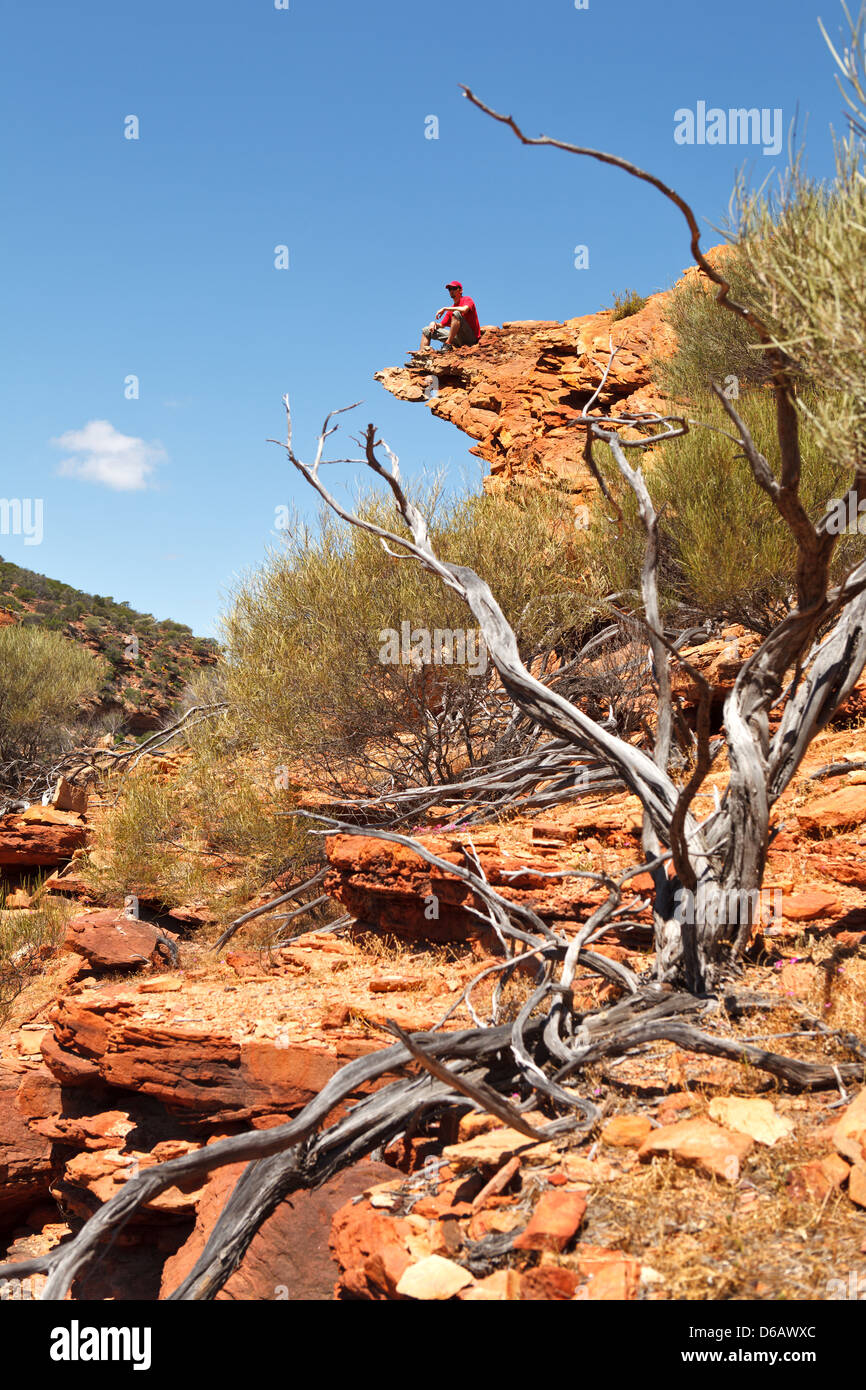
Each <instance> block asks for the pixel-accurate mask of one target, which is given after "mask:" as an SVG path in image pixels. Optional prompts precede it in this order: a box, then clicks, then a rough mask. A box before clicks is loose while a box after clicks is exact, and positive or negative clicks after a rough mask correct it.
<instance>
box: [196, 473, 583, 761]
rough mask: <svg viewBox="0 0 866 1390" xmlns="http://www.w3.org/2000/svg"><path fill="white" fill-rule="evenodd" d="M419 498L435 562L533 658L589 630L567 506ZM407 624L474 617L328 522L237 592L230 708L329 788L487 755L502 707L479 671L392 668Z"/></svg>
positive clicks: (230, 640) (229, 661) (461, 625)
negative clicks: (488, 588)
mask: <svg viewBox="0 0 866 1390" xmlns="http://www.w3.org/2000/svg"><path fill="white" fill-rule="evenodd" d="M419 500H420V502H421V505H422V506H423V507H424V509H425V514H426V515H427V516H428V517H431V518H432V519H431V534H432V535H433V538H434V544H435V546H436V549H437V553H438V554H439V555H441V556H442V557H443V558H444V559H450V560H453V561H455V562H457V563H460V564H463V565H468V566H471V567H472V568H473V569H475V570H477V572H478V573H479V574H482V575H485V576H486V577H487V578H488V579H489V581H490V582H491V585H492V588H493V591H494V593H495V595H496V598H497V601H498V602H499V603H500V605H501V606H502V608H503V610H504V612H505V613H506V615H507V616H508V618H509V620H510V621H511V623H512V625H513V627H514V630H515V633H516V636H517V640H518V644H519V647H520V650H521V652H522V654H523V656H524V658H526V659H530V658H531V657H532V656H533V655H535V654H536V653H539V652H541V651H545V650H550V649H551V648H553V647H558V646H567V645H568V644H569V643H570V642H571V641H572V640H573V637H574V634H576V633H579V632H581V631H583V630H584V628H585V627H586V625H587V624H588V623H589V622H590V621H591V620H592V616H593V603H592V599H591V596H588V595H587V594H586V592H584V591H583V588H582V581H581V574H580V569H579V567H578V566H577V564H576V562H575V553H576V549H577V547H576V546H575V544H574V537H575V530H574V517H573V512H572V510H571V507H570V504H569V502H568V499H567V498H564V497H563V496H561V495H554V494H550V493H542V492H540V491H538V492H531V493H526V494H524V495H521V494H520V493H519V492H517V491H515V492H514V493H509V494H508V495H507V496H505V497H503V496H496V497H490V496H481V497H472V498H461V499H458V500H456V501H449V502H447V503H446V502H444V501H443V500H442V499H441V498H437V496H436V494H435V489H433V490H432V491H431V490H430V489H428V495H427V496H426V497H425V498H423V499H419ZM359 505H360V510H361V514H362V515H363V516H365V517H368V518H370V519H371V520H378V521H379V522H380V524H383V525H386V526H392V525H393V508H391V507H389V506H388V504H387V503H386V502H384V501H383V500H381V499H377V500H369V499H368V500H366V501H363V500H362V502H361V503H360V504H359ZM470 622H471V619H470ZM403 623H407V624H408V625H409V633H410V636H411V632H412V631H413V630H418V629H422V628H423V629H425V630H426V631H427V632H429V633H432V632H434V631H435V630H436V629H439V630H441V631H449V632H450V631H455V630H456V631H458V632H461V633H463V632H465V631H466V628H467V611H466V609H465V607H464V605H462V604H461V603H460V602H459V600H457V599H456V597H455V596H454V595H452V594H451V593H450V592H449V591H448V590H447V589H444V588H443V586H442V585H441V584H440V582H439V581H438V580H437V579H435V578H434V577H433V576H431V575H428V574H426V573H425V572H424V571H423V570H422V569H421V568H420V567H419V566H418V565H416V564H414V563H410V562H404V561H401V560H399V559H395V558H394V557H393V556H391V555H388V554H387V553H386V552H385V551H384V550H383V549H382V547H381V546H380V545H379V542H378V541H377V540H376V539H375V537H373V536H370V535H369V534H367V533H366V532H364V531H361V530H358V529H355V528H352V527H349V526H346V525H344V524H343V523H342V522H340V521H338V520H337V519H335V518H334V517H333V516H332V515H323V516H322V518H321V522H320V526H319V529H318V530H317V531H316V532H313V531H311V530H310V529H309V528H306V527H304V526H302V525H300V524H296V525H295V526H294V527H293V529H292V530H291V531H290V532H288V533H287V537H286V542H285V545H284V547H283V549H281V550H276V551H274V552H272V553H271V554H270V555H269V557H268V559H267V562H266V563H265V565H264V566H263V567H262V568H261V569H260V570H259V571H258V572H256V573H254V574H252V575H250V576H249V577H248V578H247V579H246V580H245V581H244V582H243V583H242V584H241V585H240V587H239V588H238V590H237V592H236V594H235V596H234V602H233V604H232V607H231V609H230V611H229V613H228V614H227V616H226V619H225V623H224V632H225V640H226V648H227V657H226V664H225V680H226V690H227V698H228V699H229V701H230V703H231V704H232V706H233V707H234V709H235V710H236V711H237V717H238V719H239V721H240V725H241V727H243V728H244V729H245V730H246V731H247V732H248V735H249V737H250V738H251V739H253V740H255V741H257V742H260V743H261V744H262V745H263V746H264V747H266V748H269V749H272V750H273V751H274V756H275V758H276V759H277V761H280V762H282V761H287V760H289V759H291V758H295V757H300V758H307V759H311V760H313V761H314V762H315V765H316V770H317V776H318V777H320V778H321V779H323V780H324V781H325V782H326V783H328V784H329V785H333V786H344V787H348V785H349V784H351V782H352V778H353V776H354V775H355V774H357V776H358V777H360V778H361V779H362V781H363V780H364V778H365V777H367V776H370V775H373V776H375V775H376V773H378V775H379V776H381V775H383V770H384V769H385V768H386V767H387V768H389V769H390V773H389V775H393V776H394V777H396V779H397V780H398V781H400V782H401V783H403V784H409V785H411V784H412V783H413V782H417V781H419V780H420V781H429V780H433V779H435V778H440V779H441V778H443V777H446V776H448V775H449V773H450V772H451V771H453V770H454V769H455V767H457V766H458V765H459V766H465V765H466V763H469V762H472V761H475V760H476V759H477V758H478V757H479V756H483V754H484V752H485V750H486V749H487V748H488V747H489V746H490V745H491V742H492V741H494V740H495V738H496V737H497V734H498V731H499V730H500V729H501V725H502V715H503V713H504V712H505V713H507V712H508V709H509V706H508V703H507V701H505V700H504V698H503V697H502V695H501V692H500V697H499V698H497V697H496V696H494V695H492V694H491V687H490V676H489V674H488V673H486V672H482V671H480V670H479V669H478V665H479V664H480V663H476V664H475V672H474V674H473V672H472V670H471V669H470V666H469V664H462V665H457V664H453V665H449V664H439V665H435V664H426V665H425V664H421V665H412V664H402V663H400V662H396V663H390V662H387V661H384V660H383V657H386V656H388V655H389V653H388V651H387V640H386V639H385V638H383V636H382V634H385V633H388V632H393V633H396V634H400V635H402V631H403V629H402V624H403ZM431 640H432V639H431ZM469 640H470V641H474V640H476V639H475V637H474V636H473V633H470V636H469ZM481 655H482V658H483V653H482V654H481ZM376 745H378V751H377V748H376Z"/></svg>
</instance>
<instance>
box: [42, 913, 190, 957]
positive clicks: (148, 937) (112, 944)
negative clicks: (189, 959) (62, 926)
mask: <svg viewBox="0 0 866 1390" xmlns="http://www.w3.org/2000/svg"><path fill="white" fill-rule="evenodd" d="M168 935H169V933H167V932H160V931H158V930H157V929H156V927H154V926H153V925H152V924H151V923H150V922H142V921H139V919H138V918H135V917H127V916H126V915H125V914H124V913H123V912H118V911H115V910H114V909H112V908H109V909H106V910H104V911H99V912H83V913H82V914H81V915H80V916H79V917H74V918H73V919H72V921H71V922H70V923H69V925H68V927H67V929H66V939H65V942H64V945H65V946H66V947H67V948H68V949H69V950H72V951H75V952H77V954H78V955H80V956H84V958H85V960H86V961H87V963H88V964H89V965H90V966H91V968H92V969H93V970H144V969H145V967H146V966H148V965H151V964H158V963H160V962H165V961H166V958H167V956H168V955H169V951H168V948H167V946H166V944H165V938H166V936H168ZM171 939H174V938H171Z"/></svg>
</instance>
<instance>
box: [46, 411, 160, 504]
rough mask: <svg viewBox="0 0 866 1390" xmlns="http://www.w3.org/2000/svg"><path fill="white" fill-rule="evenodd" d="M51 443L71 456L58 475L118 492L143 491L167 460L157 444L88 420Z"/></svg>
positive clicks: (104, 421) (111, 426) (100, 421)
mask: <svg viewBox="0 0 866 1390" xmlns="http://www.w3.org/2000/svg"><path fill="white" fill-rule="evenodd" d="M51 442H52V444H56V445H57V447H58V448H60V449H69V450H70V451H71V453H72V455H73V457H70V458H65V459H64V460H63V462H62V463H61V465H60V467H59V469H58V472H59V473H62V474H64V475H65V476H66V477H68V478H81V479H82V480H83V481H84V482H87V483H102V484H104V486H105V487H111V488H115V489H116V490H117V491H118V492H134V491H138V490H140V489H141V488H145V487H147V486H148V482H149V479H150V475H151V473H152V472H153V470H154V468H155V467H156V465H157V464H158V463H162V462H163V461H164V460H165V458H166V457H167V455H166V452H165V450H164V449H163V447H162V445H161V444H159V443H157V442H155V441H154V442H153V443H150V444H148V442H147V440H145V439H136V438H135V436H134V435H131V434H121V433H120V430H116V429H115V428H114V426H113V425H112V424H111V422H110V421H109V420H88V422H87V424H86V425H85V426H84V428H83V429H81V430H67V431H66V433H65V434H61V435H60V437H59V438H58V439H52V441H51Z"/></svg>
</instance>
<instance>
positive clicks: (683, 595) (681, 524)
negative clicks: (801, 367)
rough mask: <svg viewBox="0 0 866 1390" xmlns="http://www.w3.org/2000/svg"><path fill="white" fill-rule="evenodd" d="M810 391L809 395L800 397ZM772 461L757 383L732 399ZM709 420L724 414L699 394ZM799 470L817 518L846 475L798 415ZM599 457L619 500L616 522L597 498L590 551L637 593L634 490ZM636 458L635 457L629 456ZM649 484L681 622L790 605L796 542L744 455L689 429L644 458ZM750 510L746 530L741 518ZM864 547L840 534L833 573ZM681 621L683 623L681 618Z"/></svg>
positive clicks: (768, 615)
mask: <svg viewBox="0 0 866 1390" xmlns="http://www.w3.org/2000/svg"><path fill="white" fill-rule="evenodd" d="M811 399H812V396H811V395H807V397H806V402H807V404H808V402H809V400H811ZM736 406H737V409H738V411H739V413H740V415H741V416H742V418H743V419H744V420H745V422H746V424H747V425H748V427H749V429H750V431H751V433H752V436H753V438H754V439H755V442H756V443H757V444H758V447H759V448H760V449H761V450H762V451H763V452H764V454H765V456H766V458H767V461H768V462H769V464H770V466H771V468H773V469H774V470H775V471H776V473H778V469H779V458H778V448H777V443H776V433H775V405H774V402H773V399H772V396H771V395H770V393H769V392H768V391H766V390H764V389H759V390H755V391H752V392H748V393H746V394H745V395H744V396H743V397H742V399H740V400H738V401H737V402H736ZM701 415H702V416H703V417H704V419H705V420H706V421H707V423H710V424H713V425H716V426H718V427H720V428H724V427H725V424H726V417H725V416H724V414H723V412H722V409H721V406H720V405H719V404H718V402H716V401H715V400H713V401H710V400H707V399H706V398H705V399H704V400H703V401H702V410H701ZM800 442H801V448H802V455H803V473H802V480H801V486H800V496H801V499H802V501H803V504H804V506H805V508H806V510H807V512H808V513H809V515H810V516H811V518H812V519H813V521H816V520H817V519H818V518H819V517H820V516H821V515H822V514H823V512H824V510H825V507H826V505H827V502H828V501H829V500H830V499H831V498H834V497H841V496H844V494H845V493H846V491H847V489H848V487H849V485H850V482H849V479H848V478H847V477H846V475H845V473H844V470H843V469H842V468H840V466H839V465H838V464H837V463H834V462H833V461H832V460H831V459H829V458H828V456H827V453H826V451H825V450H824V449H823V448H822V447H821V445H820V443H819V441H818V438H817V433H816V431H815V429H814V428H813V427H811V425H810V424H809V421H808V419H804V425H803V428H802V430H801V441H800ZM598 457H599V462H600V463H601V466H602V468H603V470H604V472H605V475H606V477H607V479H608V483H609V486H610V488H611V490H612V491H613V493H614V495H615V496H616V497H617V501H618V503H619V505H620V507H621V508H622V513H623V523H622V525H621V526H619V527H618V526H617V524H616V523H615V522H613V521H611V520H610V516H611V510H610V508H609V507H608V506H607V505H606V504H604V503H602V502H596V503H595V504H594V506H593V509H592V514H591V525H590V529H589V533H588V550H589V552H590V554H591V557H592V562H593V564H594V565H595V567H596V569H597V570H598V572H599V576H600V583H601V584H602V586H603V587H604V588H606V589H607V590H609V591H611V592H617V593H621V592H623V591H628V592H629V594H630V595H631V596H632V597H633V598H634V599H636V597H637V595H638V592H639V585H640V567H641V562H642V559H643V546H644V537H643V529H642V527H641V525H640V521H639V518H638V515H637V508H636V506H635V503H634V498H633V494H632V493H631V491H630V489H626V488H625V487H624V486H623V484H622V483H621V481H620V479H619V475H618V474H616V473H615V470H614V468H613V465H612V464H611V463H610V462H608V461H605V460H604V459H603V456H602V453H601V451H599V455H598ZM632 457H634V456H632ZM644 469H645V473H646V477H647V483H648V486H649V489H650V493H651V495H652V498H653V503H654V505H655V508H656V511H657V512H658V513H659V515H660V518H661V519H660V524H659V534H660V545H661V564H660V589H661V596H662V600H663V605H664V606H665V607H666V609H667V610H668V611H671V610H673V609H674V608H675V607H681V608H683V609H685V610H688V617H689V621H697V622H702V621H703V620H704V619H705V618H708V617H709V618H713V619H717V620H725V621H731V622H740V623H744V624H745V625H746V626H751V627H752V628H754V629H755V630H756V631H758V632H767V631H768V630H769V628H770V626H771V625H773V624H774V623H775V622H777V621H778V620H779V618H780V617H781V616H783V615H784V614H785V613H786V612H788V611H789V608H790V602H789V600H790V598H791V595H792V593H793V590H794V586H795V570H794V566H795V554H796V552H795V547H794V543H793V541H792V539H791V536H790V533H789V531H788V528H787V526H786V525H785V523H784V522H783V521H782V519H781V518H780V517H779V515H778V513H777V511H776V509H775V507H774V506H773V504H772V503H771V501H770V499H769V498H768V497H767V496H766V495H765V494H764V493H763V492H762V491H761V490H760V489H759V488H758V487H757V486H756V484H755V482H754V479H753V477H752V473H751V469H750V468H749V465H748V463H747V462H746V460H745V459H744V458H743V457H742V455H741V454H740V453H738V452H737V451H736V449H735V448H734V447H733V446H732V444H731V441H730V440H729V439H727V438H726V437H725V436H724V435H722V434H720V433H718V432H717V431H716V430H710V429H704V428H699V427H693V428H692V429H691V430H690V431H689V433H688V434H687V435H686V436H685V437H684V438H680V439H673V440H669V441H667V442H666V443H664V444H662V445H659V446H657V447H656V448H655V449H654V450H653V451H652V453H651V455H650V456H649V457H647V458H646V459H645V460H644ZM746 517H747V518H748V530H745V531H744V527H743V519H744V518H746ZM864 554H866V537H864V536H859V535H854V536H843V537H842V538H841V540H840V543H839V545H838V546H837V548H836V553H835V557H834V563H833V571H832V572H833V576H834V578H839V577H841V575H842V574H844V573H845V572H846V571H847V569H848V568H849V567H850V565H851V564H853V563H855V562H856V561H857V560H859V559H860V558H862V556H863V555H864ZM684 625H685V623H684Z"/></svg>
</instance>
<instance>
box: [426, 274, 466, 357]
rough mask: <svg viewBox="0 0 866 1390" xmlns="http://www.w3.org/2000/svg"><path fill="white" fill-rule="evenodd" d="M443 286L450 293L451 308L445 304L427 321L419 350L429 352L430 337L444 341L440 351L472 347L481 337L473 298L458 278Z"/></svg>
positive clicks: (439, 341) (438, 341) (440, 341)
mask: <svg viewBox="0 0 866 1390" xmlns="http://www.w3.org/2000/svg"><path fill="white" fill-rule="evenodd" d="M445 288H446V290H447V291H448V293H449V294H450V295H451V302H452V308H450V309H449V308H448V307H447V305H446V306H445V308H444V309H440V310H439V311H438V312H437V314H436V317H435V319H434V320H433V322H432V323H428V325H427V327H426V328H425V329H424V332H423V334H422V336H421V347H420V349H419V351H420V352H429V350H430V341H431V339H433V340H435V341H436V342H437V343H444V344H445V346H444V348H443V349H442V351H443V352H447V351H448V349H449V348H453V347H474V345H475V344H476V343H477V342H478V339H479V338H480V337H481V325H480V324H479V322H478V313H477V311H476V309H475V301H474V299H470V298H469V296H468V295H465V294H464V293H463V286H462V285H461V283H460V281H459V280H450V281H449V282H448V284H447V285H446V286H445Z"/></svg>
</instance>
